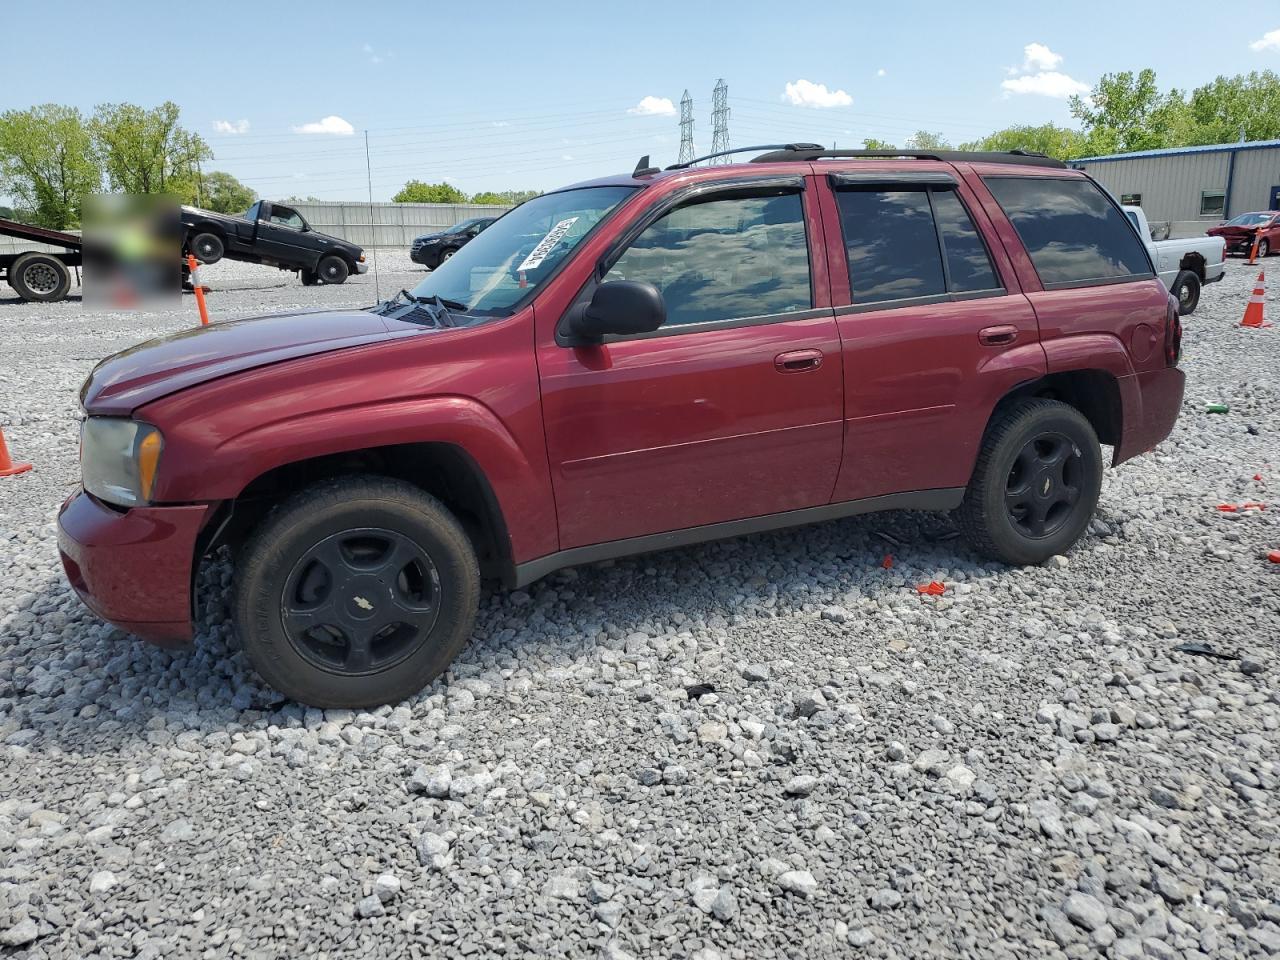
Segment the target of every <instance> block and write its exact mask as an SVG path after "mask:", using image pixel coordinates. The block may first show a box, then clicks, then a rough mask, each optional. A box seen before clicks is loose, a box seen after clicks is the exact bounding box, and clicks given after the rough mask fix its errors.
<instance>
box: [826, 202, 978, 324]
mask: <svg viewBox="0 0 1280 960" xmlns="http://www.w3.org/2000/svg"><path fill="white" fill-rule="evenodd" d="M836 197H837V201H838V203H839V206H840V221H841V226H842V229H843V231H844V243H845V254H846V257H847V260H848V266H849V286H850V288H851V289H852V291H853V302H854V303H856V304H861V303H884V302H886V301H890V300H907V299H912V298H916V297H934V296H944V295H946V294H948V293H973V292H977V291H981V290H997V289H999V288H1000V283H999V281H998V280H997V279H996V274H995V269H994V268H993V267H992V265H991V258H990V256H988V254H987V248H986V246H985V245H984V244H983V242H982V237H981V236H980V235H979V234H978V231H977V228H976V227H974V225H973V221H972V220H971V219H970V218H969V212H968V211H967V210H965V208H964V205H963V204H962V203H961V202H960V198H959V197H958V196H956V194H955V192H954V191H953V190H950V189H944V190H929V189H925V188H920V189H911V190H908V189H903V190H896V189H890V190H884V189H874V190H873V189H848V190H840V191H838V192H837V194H836ZM939 236H941V243H940V242H939ZM944 250H945V260H944Z"/></svg>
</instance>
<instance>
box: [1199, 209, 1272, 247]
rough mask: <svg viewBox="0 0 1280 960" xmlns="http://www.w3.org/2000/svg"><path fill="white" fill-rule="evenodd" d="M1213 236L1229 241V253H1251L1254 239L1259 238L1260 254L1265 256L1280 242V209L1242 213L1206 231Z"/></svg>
mask: <svg viewBox="0 0 1280 960" xmlns="http://www.w3.org/2000/svg"><path fill="white" fill-rule="evenodd" d="M1205 232H1206V233H1207V234H1209V236H1211V237H1222V238H1223V239H1224V240H1226V241H1227V253H1244V254H1247V253H1249V251H1250V250H1252V249H1253V240H1254V238H1255V237H1256V238H1257V240H1258V256H1260V257H1265V256H1267V255H1269V254H1270V253H1271V252H1272V251H1273V250H1275V249H1276V246H1277V244H1280V211H1276V210H1265V211H1260V212H1258V213H1242V214H1240V216H1238V217H1234V218H1232V219H1230V220H1228V221H1227V222H1226V223H1223V224H1219V225H1218V226H1216V227H1211V228H1210V229H1208V230H1206V231H1205Z"/></svg>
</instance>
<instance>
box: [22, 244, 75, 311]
mask: <svg viewBox="0 0 1280 960" xmlns="http://www.w3.org/2000/svg"><path fill="white" fill-rule="evenodd" d="M9 286H11V287H13V289H14V290H16V291H17V292H18V296H20V297H21V298H22V299H23V300H35V301H38V302H40V303H50V302H52V301H54V300H61V299H62V298H63V297H65V296H66V295H67V291H68V290H70V289H71V271H70V270H68V269H67V265H66V264H65V263H63V262H62V261H61V260H59V259H58V258H57V257H54V256H50V255H49V254H47V253H24V254H23V255H22V256H20V257H18V259H16V260H14V261H13V266H11V267H10V268H9Z"/></svg>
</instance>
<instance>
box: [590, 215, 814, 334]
mask: <svg viewBox="0 0 1280 960" xmlns="http://www.w3.org/2000/svg"><path fill="white" fill-rule="evenodd" d="M604 279H605V280H643V281H646V282H648V283H652V284H653V285H654V286H656V287H657V288H658V290H659V291H661V293H662V298H663V300H665V301H666V305H667V322H666V323H665V324H664V325H663V329H666V328H667V327H679V326H687V325H690V324H697V323H711V322H714V321H717V320H733V319H740V318H743V317H762V316H770V315H776V314H782V313H789V312H791V311H796V310H807V309H809V308H810V307H811V306H812V305H813V294H812V290H811V287H810V283H809V246H808V242H807V240H806V237H805V226H804V207H803V200H802V198H801V196H800V194H798V193H785V194H778V195H772V196H745V197H744V196H736V197H722V198H716V197H712V198H710V199H707V200H703V201H700V202H696V203H691V204H687V205H685V206H683V207H677V208H676V209H674V210H672V211H671V212H670V213H667V214H665V215H664V216H662V217H661V218H659V219H658V220H655V221H654V222H653V223H652V224H650V225H649V226H648V227H646V228H645V229H644V232H643V233H641V234H640V236H638V237H637V238H636V239H635V242H633V243H632V244H631V246H630V247H628V248H627V250H626V251H625V252H624V253H623V254H622V256H621V257H619V258H618V260H617V262H616V263H614V265H613V267H612V268H611V269H610V270H609V272H608V274H607V275H606V276H605V278H604Z"/></svg>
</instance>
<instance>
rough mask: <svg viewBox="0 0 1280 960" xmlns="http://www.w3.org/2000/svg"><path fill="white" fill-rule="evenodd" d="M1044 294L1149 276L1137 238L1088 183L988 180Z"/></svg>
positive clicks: (1034, 178)
mask: <svg viewBox="0 0 1280 960" xmlns="http://www.w3.org/2000/svg"><path fill="white" fill-rule="evenodd" d="M985 182H986V184H987V187H988V188H989V189H990V190H991V193H992V195H993V196H995V198H996V201H997V202H998V203H999V204H1000V206H1001V207H1002V208H1003V209H1004V212H1005V214H1006V215H1007V216H1008V217H1009V220H1010V221H1011V222H1012V223H1013V226H1014V229H1016V230H1017V231H1018V236H1019V237H1020V238H1021V240H1022V245H1023V246H1024V247H1026V248H1027V253H1028V254H1030V255H1031V262H1032V263H1033V264H1035V268H1036V273H1038V274H1039V275H1040V282H1041V283H1043V284H1044V286H1045V288H1046V289H1053V288H1055V287H1064V286H1089V285H1091V284H1097V283H1110V282H1115V281H1118V280H1133V279H1138V278H1141V277H1149V276H1151V264H1150V262H1149V261H1148V260H1147V254H1146V251H1145V250H1144V249H1143V247H1142V242H1141V241H1140V240H1139V239H1138V235H1137V233H1135V232H1134V230H1133V228H1132V227H1131V226H1130V225H1129V224H1128V223H1126V222H1125V217H1124V214H1123V213H1121V212H1120V211H1119V210H1118V209H1116V207H1115V205H1114V204H1112V203H1111V201H1109V200H1108V199H1107V198H1106V196H1104V195H1103V193H1102V191H1101V190H1099V189H1098V187H1097V186H1096V185H1095V184H1094V183H1093V182H1092V181H1090V180H1083V179H1080V180H1075V179H1072V180H1056V179H1051V178H1047V177H989V178H986V181H985Z"/></svg>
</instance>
